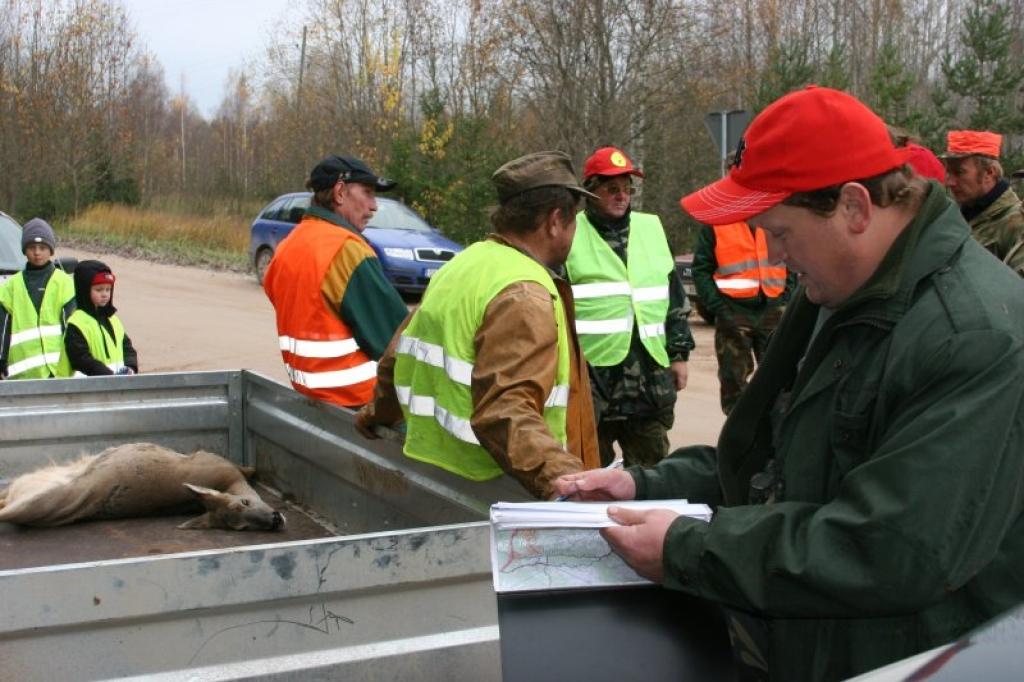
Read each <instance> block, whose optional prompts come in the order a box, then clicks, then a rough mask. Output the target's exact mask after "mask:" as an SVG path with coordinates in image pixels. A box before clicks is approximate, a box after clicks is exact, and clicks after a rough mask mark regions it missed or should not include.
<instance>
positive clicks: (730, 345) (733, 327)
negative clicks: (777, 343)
mask: <svg viewBox="0 0 1024 682" xmlns="http://www.w3.org/2000/svg"><path fill="white" fill-rule="evenodd" d="M781 317H782V308H781V307H777V308H773V309H771V310H768V311H765V312H764V313H763V314H761V315H749V314H744V313H742V312H735V311H730V313H726V314H722V315H716V316H715V355H716V356H718V383H719V385H720V387H721V402H722V412H724V413H726V414H729V412H731V411H732V408H733V407H734V406H735V405H736V401H737V400H739V398H740V394H741V393H743V390H744V389H745V388H746V387H747V381H748V380H749V379H750V375H751V374H753V373H754V368H755V366H756V364H757V363H759V362H761V356H762V355H764V351H765V348H767V347H768V337H769V336H770V335H771V333H772V331H773V330H774V329H775V327H776V326H777V325H778V324H779V318H781Z"/></svg>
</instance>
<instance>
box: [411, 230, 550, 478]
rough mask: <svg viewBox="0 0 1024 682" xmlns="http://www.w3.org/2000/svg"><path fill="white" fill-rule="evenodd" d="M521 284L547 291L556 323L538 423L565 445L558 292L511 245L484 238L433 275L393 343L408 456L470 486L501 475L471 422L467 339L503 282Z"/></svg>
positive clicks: (535, 264)
mask: <svg viewBox="0 0 1024 682" xmlns="http://www.w3.org/2000/svg"><path fill="white" fill-rule="evenodd" d="M523 281H529V282H537V283H539V284H541V285H543V287H544V288H545V289H547V291H548V293H550V294H551V300H552V313H553V315H554V317H555V322H556V324H557V326H558V364H557V370H556V373H555V385H554V386H553V387H552V389H551V393H550V394H549V395H548V397H547V401H546V402H545V403H544V421H545V423H546V424H547V427H548V429H549V430H550V432H551V434H552V436H554V438H555V439H556V440H557V441H558V442H560V443H562V444H563V445H565V443H566V438H567V437H566V407H567V406H568V403H569V371H570V368H569V335H568V330H567V328H566V324H567V323H566V315H565V309H564V308H563V304H562V301H561V299H560V298H559V296H558V290H557V289H556V288H555V283H554V281H553V280H552V279H551V275H550V274H549V273H548V271H547V270H546V269H545V268H544V267H543V266H542V265H541V264H539V263H538V262H537V261H535V260H533V259H532V258H530V257H529V256H526V255H524V254H523V253H521V252H520V251H518V250H517V249H515V248H512V247H510V246H505V245H502V244H499V243H497V242H493V241H483V242H477V243H476V244H473V245H472V246H470V247H469V248H467V249H466V250H465V251H463V252H462V253H460V254H459V255H458V256H456V257H455V258H454V259H452V260H451V261H450V262H449V263H448V264H446V265H445V266H444V267H443V268H441V269H440V270H438V272H437V274H436V275H434V278H433V279H432V280H431V282H430V286H429V287H428V288H427V291H426V293H425V294H424V296H423V301H422V304H421V305H420V307H419V308H418V309H417V311H416V313H415V315H413V317H412V320H410V322H409V325H408V326H407V327H406V328H405V329H404V330H403V332H402V335H401V337H400V338H399V341H398V346H397V348H396V356H395V391H396V393H397V394H398V400H399V402H400V403H401V405H402V412H403V413H404V414H405V419H406V434H405V447H404V451H405V454H406V455H407V456H409V457H411V458H412V459H416V460H420V461H422V462H428V463H430V464H434V465H436V466H439V467H441V468H442V469H446V470H447V471H450V472H452V473H454V474H458V475H459V476H462V477H464V478H468V479H470V480H473V481H486V480H489V479H492V478H496V477H497V476H500V475H501V474H502V469H501V467H500V466H498V463H497V462H495V461H494V458H493V457H491V455H490V454H489V453H488V452H487V450H485V449H484V448H483V446H481V445H480V441H479V440H477V437H476V435H475V434H474V433H473V428H472V426H471V425H470V419H471V418H472V416H473V397H472V393H471V390H470V385H471V383H472V376H473V363H474V362H475V360H476V350H475V346H474V343H473V340H474V337H475V336H476V333H477V330H478V329H479V328H480V325H481V324H482V322H483V319H484V312H485V311H486V310H487V306H488V304H489V303H490V302H491V300H492V299H493V298H494V297H495V296H497V295H498V293H499V292H501V291H502V290H503V289H504V288H505V287H507V286H509V285H510V284H512V283H514V282H523Z"/></svg>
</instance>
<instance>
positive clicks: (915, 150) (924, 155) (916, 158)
mask: <svg viewBox="0 0 1024 682" xmlns="http://www.w3.org/2000/svg"><path fill="white" fill-rule="evenodd" d="M907 149H909V150H910V157H909V158H908V159H907V163H909V164H910V167H911V168H913V169H914V170H915V171H916V172H917V174H918V175H920V176H921V177H924V178H932V179H934V180H938V181H939V182H945V181H946V167H945V166H943V165H942V162H941V161H939V157H937V156H935V154H933V153H932V150H931V149H928V148H927V147H922V146H921V145H919V144H914V143H913V142H911V143H909V144H908V145H907Z"/></svg>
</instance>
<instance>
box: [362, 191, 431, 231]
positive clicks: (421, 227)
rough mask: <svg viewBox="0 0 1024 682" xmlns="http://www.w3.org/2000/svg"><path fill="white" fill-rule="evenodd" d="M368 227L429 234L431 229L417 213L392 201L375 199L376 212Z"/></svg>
mask: <svg viewBox="0 0 1024 682" xmlns="http://www.w3.org/2000/svg"><path fill="white" fill-rule="evenodd" d="M369 227H382V228H383V227H386V228H389V229H392V230H415V231H417V232H431V231H432V230H431V227H430V225H429V224H428V223H427V221H425V220H424V219H423V218H421V217H420V216H419V214H418V213H416V212H415V211H413V210H412V209H411V208H409V207H408V206H406V205H405V204H402V203H400V202H398V201H395V200H394V199H381V198H378V199H377V212H376V213H375V214H374V215H373V218H371V219H370V223H369Z"/></svg>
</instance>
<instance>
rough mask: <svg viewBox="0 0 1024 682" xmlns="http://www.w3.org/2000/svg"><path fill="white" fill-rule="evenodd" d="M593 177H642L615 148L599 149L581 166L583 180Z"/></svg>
mask: <svg viewBox="0 0 1024 682" xmlns="http://www.w3.org/2000/svg"><path fill="white" fill-rule="evenodd" d="M595 175H603V176H608V177H610V176H614V175H635V176H637V177H640V178H642V177H643V176H644V174H643V173H642V172H641V171H640V169H639V168H636V167H635V166H634V165H633V162H632V161H630V160H629V157H628V156H626V155H625V154H624V153H623V152H622V151H620V150H618V149H616V148H615V147H601V148H600V149H598V150H597V151H596V152H594V153H593V154H591V155H590V158H589V159H587V162H586V163H585V164H583V179H584V180H586V179H587V178H590V177H593V176H595Z"/></svg>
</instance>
